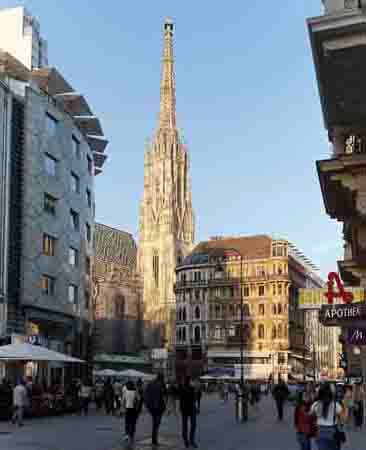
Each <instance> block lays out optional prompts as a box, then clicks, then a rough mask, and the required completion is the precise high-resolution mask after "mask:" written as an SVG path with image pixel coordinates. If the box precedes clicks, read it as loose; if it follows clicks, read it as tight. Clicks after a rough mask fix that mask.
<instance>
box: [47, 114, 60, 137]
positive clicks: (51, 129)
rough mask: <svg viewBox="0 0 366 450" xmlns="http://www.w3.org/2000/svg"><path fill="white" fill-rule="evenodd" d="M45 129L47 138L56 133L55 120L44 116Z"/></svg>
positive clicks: (49, 116)
mask: <svg viewBox="0 0 366 450" xmlns="http://www.w3.org/2000/svg"><path fill="white" fill-rule="evenodd" d="M46 128H47V134H48V136H54V135H55V134H56V131H57V120H56V119H55V118H54V117H52V116H51V115H50V114H46Z"/></svg>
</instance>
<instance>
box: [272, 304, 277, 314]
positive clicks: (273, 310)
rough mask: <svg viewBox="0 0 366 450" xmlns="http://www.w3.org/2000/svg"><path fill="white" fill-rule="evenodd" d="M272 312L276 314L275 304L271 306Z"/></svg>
mask: <svg viewBox="0 0 366 450" xmlns="http://www.w3.org/2000/svg"><path fill="white" fill-rule="evenodd" d="M272 313H273V314H274V315H276V314H277V305H273V306H272Z"/></svg>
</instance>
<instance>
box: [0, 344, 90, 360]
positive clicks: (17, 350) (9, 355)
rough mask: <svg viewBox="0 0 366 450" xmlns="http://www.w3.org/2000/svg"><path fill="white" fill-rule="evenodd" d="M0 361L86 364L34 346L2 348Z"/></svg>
mask: <svg viewBox="0 0 366 450" xmlns="http://www.w3.org/2000/svg"><path fill="white" fill-rule="evenodd" d="M0 361H52V362H65V363H84V362H85V361H82V360H81V359H77V358H73V357H72V356H69V355H64V354H63V353H59V352H55V351H53V350H49V349H48V348H45V347H41V346H39V345H32V344H26V343H25V344H10V345H3V346H1V347H0Z"/></svg>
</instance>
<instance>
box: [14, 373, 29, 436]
mask: <svg viewBox="0 0 366 450" xmlns="http://www.w3.org/2000/svg"><path fill="white" fill-rule="evenodd" d="M27 399H28V397H27V389H26V388H25V386H24V380H18V384H17V385H16V386H15V388H14V390H13V406H14V414H13V418H12V422H13V423H16V424H17V425H18V426H19V427H21V426H23V417H24V408H25V407H26V405H27Z"/></svg>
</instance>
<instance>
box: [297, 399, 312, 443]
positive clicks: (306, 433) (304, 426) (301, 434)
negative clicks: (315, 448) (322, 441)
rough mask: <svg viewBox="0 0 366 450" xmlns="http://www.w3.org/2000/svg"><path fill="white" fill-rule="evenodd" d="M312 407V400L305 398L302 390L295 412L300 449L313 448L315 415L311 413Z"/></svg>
mask: <svg viewBox="0 0 366 450" xmlns="http://www.w3.org/2000/svg"><path fill="white" fill-rule="evenodd" d="M310 407H311V404H310V402H307V401H306V400H305V399H304V394H303V393H302V392H300V393H299V395H298V398H297V404H296V408H295V413H294V422H295V428H296V436H297V441H298V443H299V446H300V450H311V437H312V433H313V426H312V424H313V416H312V415H311V414H310Z"/></svg>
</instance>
